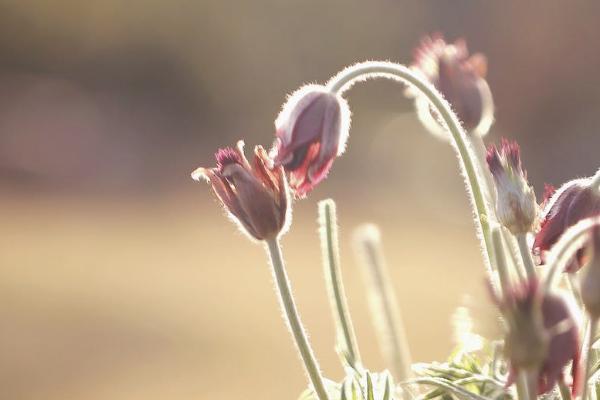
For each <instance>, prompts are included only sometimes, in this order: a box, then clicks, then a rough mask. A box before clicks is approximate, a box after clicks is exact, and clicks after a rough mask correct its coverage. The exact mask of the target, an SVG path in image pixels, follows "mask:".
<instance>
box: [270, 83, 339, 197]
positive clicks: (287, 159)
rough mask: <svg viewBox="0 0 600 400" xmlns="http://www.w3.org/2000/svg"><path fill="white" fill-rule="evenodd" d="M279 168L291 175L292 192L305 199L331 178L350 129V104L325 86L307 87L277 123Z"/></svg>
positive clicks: (285, 106) (291, 102)
mask: <svg viewBox="0 0 600 400" xmlns="http://www.w3.org/2000/svg"><path fill="white" fill-rule="evenodd" d="M275 127H276V133H275V134H276V142H275V146H274V149H273V150H274V152H275V157H274V158H275V165H283V167H284V168H285V171H286V172H288V174H289V183H290V188H291V189H292V190H293V191H294V194H295V195H296V196H297V197H304V196H305V195H306V194H307V193H308V192H309V191H310V190H312V189H313V188H314V187H315V186H316V185H317V184H318V183H319V182H321V181H322V180H323V179H325V177H326V176H327V173H328V172H329V170H330V169H331V165H332V164H333V161H334V160H335V158H336V157H337V156H339V155H341V154H342V153H343V151H344V148H345V145H346V139H347V138H348V130H349V129H350V111H349V109H348V104H347V103H346V101H345V100H344V99H343V98H342V97H341V96H338V95H335V94H333V93H331V92H329V91H328V90H327V89H326V88H325V87H324V86H319V85H307V86H304V87H303V88H301V89H299V90H298V91H296V92H295V93H294V94H293V95H292V96H291V97H290V98H289V99H288V101H287V102H286V103H285V105H284V106H283V109H282V110H281V113H280V114H279V116H278V117H277V120H276V121H275Z"/></svg>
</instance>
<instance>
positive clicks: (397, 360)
mask: <svg viewBox="0 0 600 400" xmlns="http://www.w3.org/2000/svg"><path fill="white" fill-rule="evenodd" d="M355 249H356V253H357V255H358V260H359V266H360V267H361V269H362V270H363V275H364V276H365V281H366V282H367V285H368V286H367V294H368V297H369V305H370V306H371V310H372V312H371V316H372V317H373V322H374V325H375V328H376V331H377V338H378V339H379V344H380V347H381V350H382V353H383V355H384V356H385V357H386V358H387V360H388V363H389V365H390V366H391V369H392V370H393V371H394V377H395V378H396V379H397V380H399V381H405V380H407V379H409V378H410V377H411V375H412V373H411V369H410V365H411V357H410V350H409V346H408V341H407V339H406V333H405V330H404V324H403V322H402V318H401V315H400V310H399V308H398V302H397V299H396V294H395V292H394V289H393V287H392V285H391V280H390V278H389V275H388V271H387V267H386V264H385V260H384V257H383V250H382V248H381V239H380V234H379V230H378V229H377V228H376V227H375V226H373V225H364V226H362V227H360V228H358V229H357V230H356V234H355Z"/></svg>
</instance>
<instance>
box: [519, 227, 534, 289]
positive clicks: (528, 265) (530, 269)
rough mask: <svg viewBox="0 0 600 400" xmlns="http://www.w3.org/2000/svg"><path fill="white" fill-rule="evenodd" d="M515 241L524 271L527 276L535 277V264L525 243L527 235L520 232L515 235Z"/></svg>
mask: <svg viewBox="0 0 600 400" xmlns="http://www.w3.org/2000/svg"><path fill="white" fill-rule="evenodd" d="M517 243H518V244H519V252H520V253H521V258H522V259H523V265H524V266H525V272H527V278H529V279H537V274H536V272H535V264H534V263H533V256H532V255H531V251H530V250H529V246H528V245H527V235H526V234H524V233H522V234H519V235H517Z"/></svg>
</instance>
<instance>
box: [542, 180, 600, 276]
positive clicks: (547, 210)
mask: <svg viewBox="0 0 600 400" xmlns="http://www.w3.org/2000/svg"><path fill="white" fill-rule="evenodd" d="M591 183H592V178H582V179H575V180H572V181H570V182H567V183H565V184H564V185H563V186H562V187H561V188H560V189H558V190H557V191H556V192H555V193H554V195H552V197H551V198H550V199H549V200H548V201H547V202H546V205H545V207H544V210H543V211H542V213H541V223H540V229H539V231H538V232H537V233H536V235H535V240H534V242H533V250H534V252H536V253H538V254H539V255H540V258H541V260H542V263H543V262H545V259H544V253H545V252H546V251H548V250H549V249H550V248H551V247H552V246H554V244H555V243H556V242H557V241H558V239H559V238H560V237H561V236H562V234H563V233H564V232H565V231H566V230H567V229H569V228H570V227H572V226H573V225H575V224H577V223H578V222H579V221H581V220H583V219H586V218H589V217H593V216H597V215H600V194H598V191H597V190H596V189H595V188H593V187H591ZM584 255H585V251H584V249H580V250H579V251H578V252H577V255H576V257H574V259H573V260H571V261H570V262H569V263H568V264H567V268H566V271H567V272H574V271H577V270H579V269H580V268H581V266H582V265H583V264H584Z"/></svg>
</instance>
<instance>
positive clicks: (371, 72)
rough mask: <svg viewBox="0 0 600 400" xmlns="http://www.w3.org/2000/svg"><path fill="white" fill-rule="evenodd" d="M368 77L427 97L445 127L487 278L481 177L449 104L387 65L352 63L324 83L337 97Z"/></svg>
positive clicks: (418, 81) (412, 74)
mask: <svg viewBox="0 0 600 400" xmlns="http://www.w3.org/2000/svg"><path fill="white" fill-rule="evenodd" d="M369 78H389V79H392V80H396V81H400V82H403V83H405V84H408V85H409V86H411V87H414V88H416V89H417V90H418V91H419V92H420V93H421V94H422V95H423V96H425V97H426V98H427V100H428V101H429V102H430V103H431V106H432V107H433V109H434V110H435V111H436V112H437V113H438V114H439V116H440V118H441V120H442V121H443V123H444V125H445V127H446V128H447V129H448V131H449V132H450V135H451V137H452V142H453V144H454V147H455V148H456V151H457V153H458V156H459V164H460V167H461V171H462V172H463V173H464V175H465V177H466V184H467V191H468V193H469V196H470V199H471V204H472V206H473V213H474V214H475V217H476V218H475V220H476V226H477V232H478V236H479V237H480V238H483V243H482V251H483V253H484V262H485V264H486V268H487V269H488V273H489V274H490V276H491V275H492V270H491V268H492V264H491V261H492V260H491V258H490V255H491V254H493V253H492V244H491V241H490V239H491V238H490V235H489V232H488V231H487V229H486V230H484V225H485V224H486V223H487V222H488V220H487V217H488V215H489V212H488V209H487V204H486V201H485V197H484V193H483V189H482V183H481V182H482V178H481V176H480V173H479V172H478V171H477V161H476V157H475V155H474V154H473V150H472V149H471V148H470V146H469V143H468V140H467V136H466V133H465V131H464V129H463V128H462V126H461V124H460V121H459V120H458V117H457V116H456V115H455V114H454V112H453V111H452V108H451V107H450V104H448V102H447V101H446V100H445V99H444V97H443V96H442V95H441V94H440V93H439V92H438V91H437V90H436V89H435V88H434V87H433V85H431V84H430V83H429V82H427V81H426V80H425V79H423V78H421V77H420V76H418V75H417V74H416V73H415V72H413V71H411V70H410V68H408V67H406V66H404V65H400V64H395V63H391V62H375V61H367V62H363V63H359V64H356V65H354V66H352V67H349V68H346V69H345V70H343V71H341V72H339V73H338V74H337V75H335V76H334V77H333V78H332V79H331V80H330V81H329V82H328V84H327V87H328V88H329V90H330V91H331V92H332V93H336V94H340V95H341V94H343V93H344V92H345V91H346V90H348V89H349V88H350V87H351V86H352V85H353V84H354V83H356V82H358V81H362V80H366V79H369ZM484 221H485V222H484Z"/></svg>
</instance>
